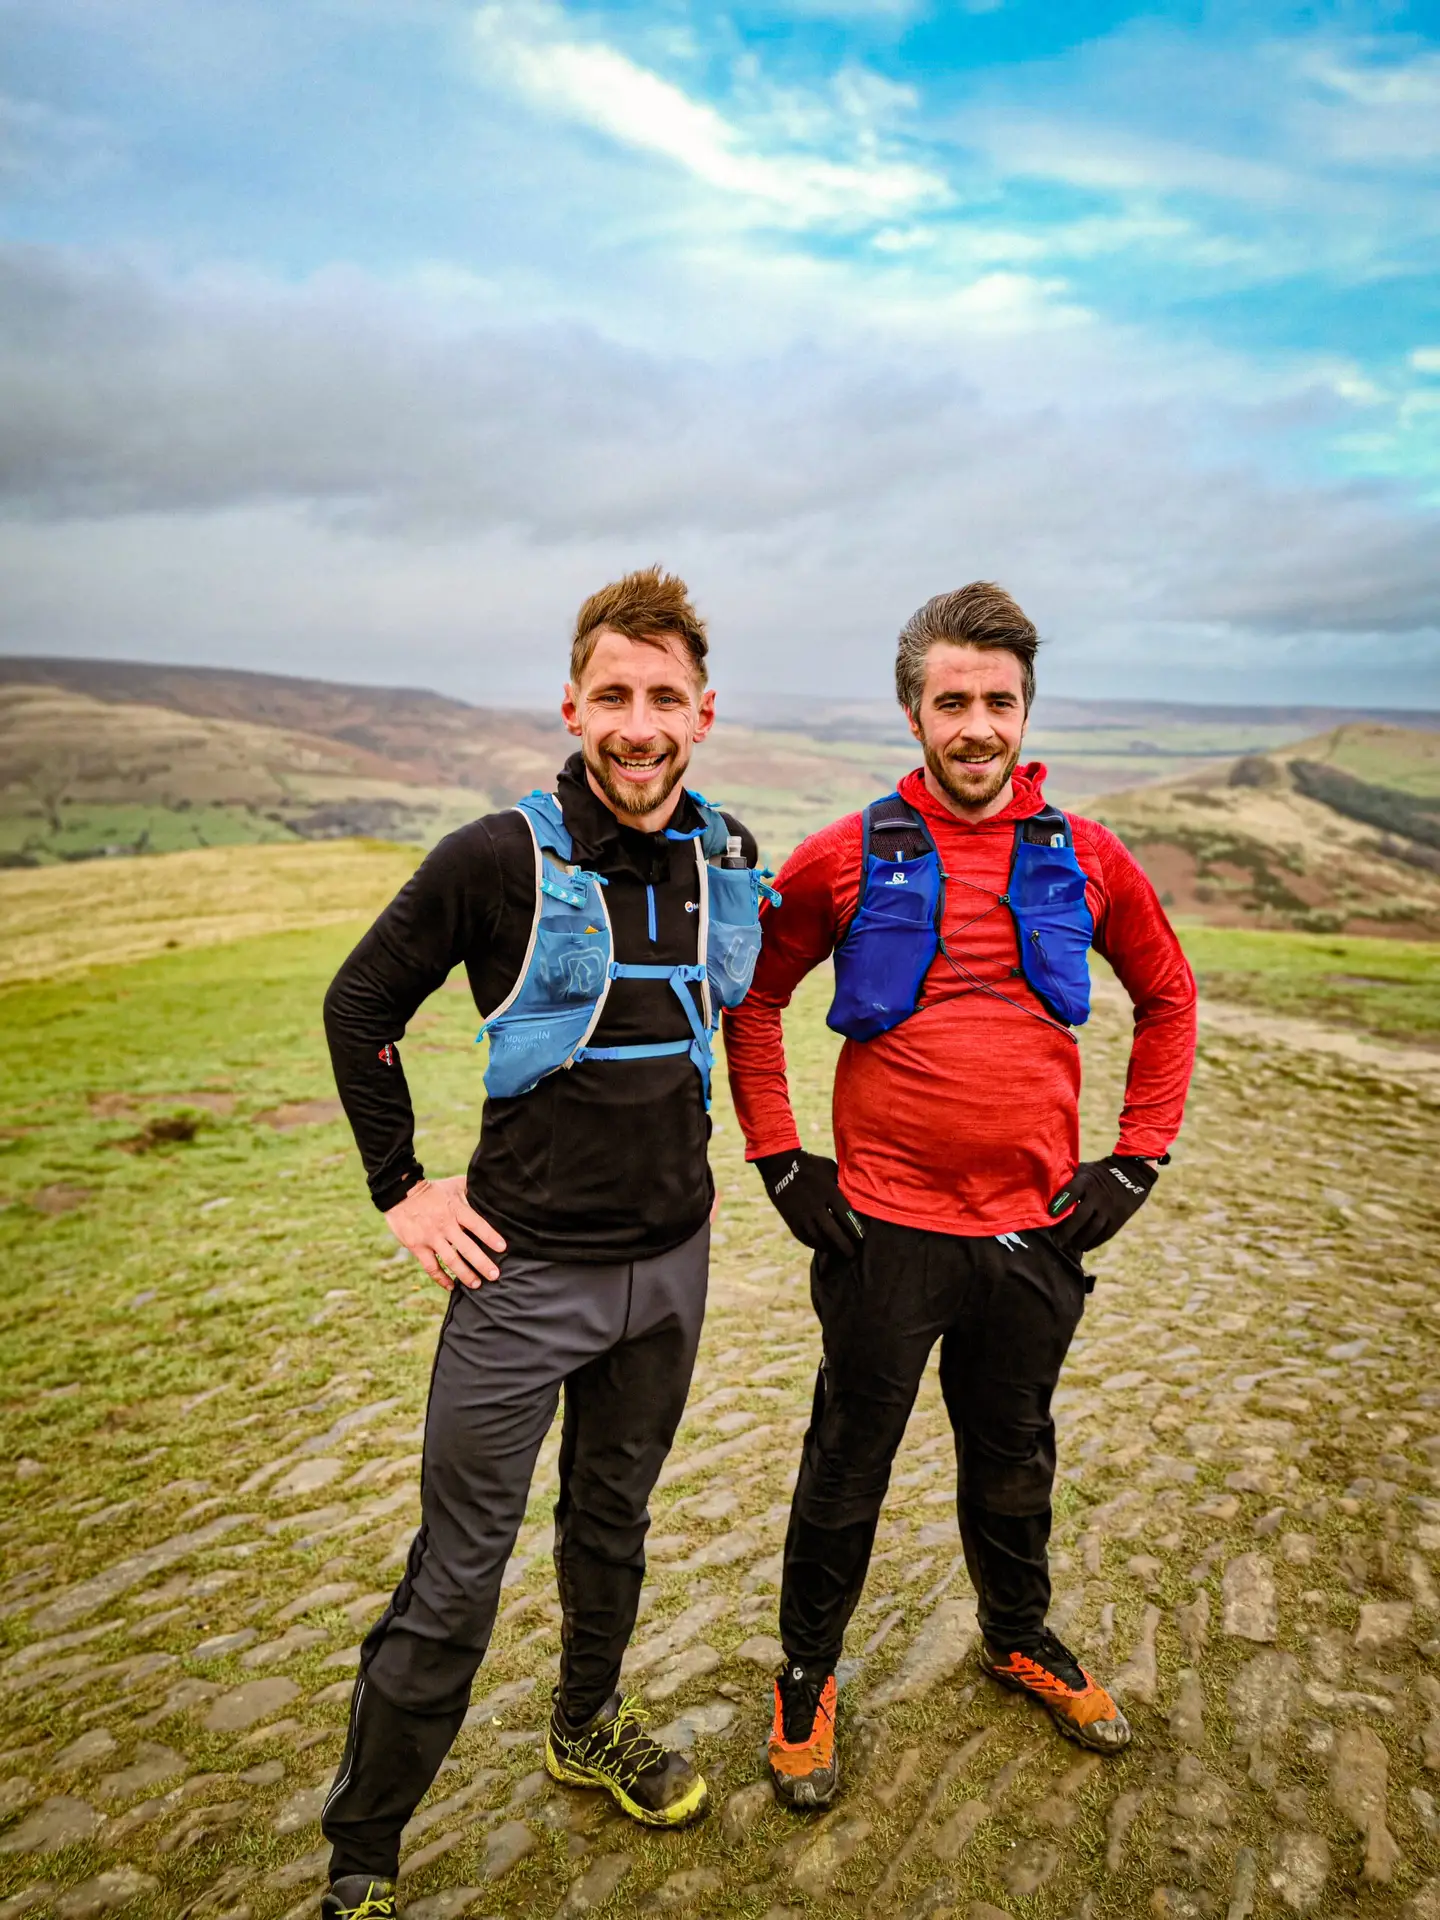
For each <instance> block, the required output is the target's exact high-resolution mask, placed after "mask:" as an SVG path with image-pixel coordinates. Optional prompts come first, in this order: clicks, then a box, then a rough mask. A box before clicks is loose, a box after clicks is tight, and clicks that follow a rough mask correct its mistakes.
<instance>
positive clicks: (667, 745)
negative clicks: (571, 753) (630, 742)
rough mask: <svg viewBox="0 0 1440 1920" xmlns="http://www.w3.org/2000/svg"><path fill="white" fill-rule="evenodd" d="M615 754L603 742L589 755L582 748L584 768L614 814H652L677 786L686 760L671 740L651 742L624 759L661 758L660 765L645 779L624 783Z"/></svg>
mask: <svg viewBox="0 0 1440 1920" xmlns="http://www.w3.org/2000/svg"><path fill="white" fill-rule="evenodd" d="M617 752H618V749H616V748H612V747H611V745H610V743H609V741H607V740H602V741H601V742H600V745H599V747H598V749H597V750H596V751H595V753H594V754H593V756H592V754H591V751H590V749H589V747H588V746H587V747H586V748H585V765H586V768H587V769H588V771H589V773H590V775H591V777H592V778H593V779H594V781H595V784H596V785H597V786H598V787H599V789H600V791H601V792H602V793H603V794H604V795H605V798H606V799H607V800H608V801H609V802H610V804H611V806H612V807H614V809H615V811H616V812H617V813H630V814H636V815H640V814H647V813H653V812H654V811H655V809H656V808H657V807H658V806H661V805H663V804H664V802H665V801H666V800H668V799H669V797H670V795H671V794H672V793H673V792H674V790H675V788H676V787H677V786H678V785H679V782H680V780H681V777H682V776H683V774H684V772H685V768H686V765H687V764H688V761H689V755H688V754H687V755H686V756H685V758H684V759H682V758H681V756H680V749H679V748H678V747H677V746H676V745H675V743H674V742H673V741H659V740H656V741H651V742H649V743H648V744H647V745H646V746H645V747H644V748H643V749H642V750H641V751H640V752H638V753H637V752H636V751H635V749H634V748H631V749H630V750H629V751H628V752H627V754H626V756H625V757H626V758H627V759H647V758H654V757H655V756H657V755H663V758H662V759H661V761H660V765H659V766H658V767H657V768H656V769H655V772H654V773H653V774H652V775H651V776H650V778H649V779H648V780H642V781H636V780H627V779H625V778H624V777H623V776H622V775H621V774H620V773H619V772H618V771H617V769H616V766H615V755H616V753H617Z"/></svg>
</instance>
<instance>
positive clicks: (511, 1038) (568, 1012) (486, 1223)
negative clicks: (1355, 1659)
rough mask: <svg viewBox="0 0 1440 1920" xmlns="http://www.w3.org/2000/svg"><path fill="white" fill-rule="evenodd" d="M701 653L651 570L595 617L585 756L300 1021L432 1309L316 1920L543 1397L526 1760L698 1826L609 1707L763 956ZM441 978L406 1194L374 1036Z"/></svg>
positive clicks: (391, 1875)
mask: <svg viewBox="0 0 1440 1920" xmlns="http://www.w3.org/2000/svg"><path fill="white" fill-rule="evenodd" d="M706 652H707V641H706V635H705V628H704V625H703V623H702V621H701V620H700V618H699V616H698V615H697V614H696V612H695V610H694V608H693V607H692V605H691V604H690V600H689V598H688V594H687V591H686V588H685V585H684V583H683V582H682V581H680V580H677V579H675V578H674V577H673V576H668V575H664V574H661V573H660V572H658V570H655V569H650V570H647V571H645V572H642V573H636V574H631V575H629V576H627V577H626V578H625V579H624V580H621V581H619V582H616V583H615V584H614V585H612V586H610V587H607V588H604V589H603V590H602V591H601V592H600V593H597V594H595V595H593V596H592V597H591V598H590V599H589V600H588V601H587V602H586V603H585V605H584V606H583V607H582V608H581V610H580V614H579V617H578V620H577V623H576V629H575V635H574V640H573V644H572V652H571V671H570V683H569V684H568V685H567V687H566V689H565V699H564V703H563V706H562V713H563V716H564V719H565V723H566V726H567V727H568V728H569V730H570V732H571V733H573V734H575V735H577V736H578V738H579V740H580V742H581V751H580V752H579V753H576V754H574V755H572V757H571V758H570V760H569V761H568V762H567V763H566V765H565V767H564V768H563V770H562V771H561V773H560V776H559V779H558V782H557V786H556V793H555V795H554V796H540V795H535V796H531V797H530V799H529V800H527V801H525V802H522V803H521V805H520V807H518V808H516V809H514V810H511V811H509V812H505V813H497V814H491V815H488V816H486V817H485V818H483V819H481V820H477V821H475V822H474V823H472V825H470V826H468V827H465V828H462V829H461V830H460V831H459V832H458V833H454V834H451V835H450V836H449V837H448V839H446V840H444V841H442V842H441V843H440V845H439V846H438V847H436V848H435V850H434V851H433V852H432V853H431V854H430V855H429V857H428V858H427V859H426V861H425V862H424V864H423V865H422V866H421V868H420V869H419V871H418V872H417V873H416V875H415V876H414V878H413V879H412V880H411V881H410V882H409V883H408V884H407V885H406V886H405V887H404V888H403V889H402V891H401V892H400V894H399V895H398V896H397V898H396V899H395V900H394V901H393V902H392V903H391V905H390V906H389V907H388V908H387V909H386V910H385V912H384V913H383V914H382V915H381V916H380V918H379V919H378V920H377V921H376V923H375V925H374V926H373V927H372V928H371V929H370V931H369V933H367V934H366V936H365V938H364V939H363V940H362V941H361V942H360V944H359V946H358V947H357V948H356V949H355V951H354V952H353V953H352V954H351V955H350V957H349V959H348V960H347V961H346V962H345V964H344V966H343V967H342V968H341V970H340V972H339V974H338V975H337V976H336V979H335V981H334V983H333V985H332V986H331V988H330V991H329V994H328V995H327V997H326V1002H325V1027H326V1034H327V1036H328V1039H329V1043H330V1050H331V1057H332V1060H333V1062H334V1067H335V1077H336V1081H337V1084H338V1086H339V1090H340V1094H341V1098H342V1100H343V1101H344V1104H345V1110H346V1113H347V1115H348V1116H349V1119H350V1122H351V1125H352V1127H353V1128H354V1131H355V1137H356V1140H357V1143H358V1144H359V1147H360V1151H361V1154H362V1156H363V1158H364V1161H365V1167H366V1172H367V1175H368V1177H369V1183H370V1190H371V1195H372V1197H373V1199H374V1202H375V1205H376V1206H377V1207H378V1208H380V1209H381V1211H382V1212H383V1213H384V1214H385V1218H386V1221H387V1222H388V1224H389V1226H390V1228H391V1230H392V1232H393V1233H394V1234H395V1237H396V1238H397V1239H398V1240H399V1241H400V1243H401V1245H402V1246H404V1247H407V1248H408V1249H409V1250H410V1251H411V1252H412V1253H413V1254H414V1255H415V1256H416V1258H417V1259H418V1260H419V1261H420V1263H421V1265H422V1266H423V1267H424V1268H425V1270H426V1272H427V1273H429V1275H430V1276H431V1278H432V1279H434V1280H436V1281H437V1282H438V1283H439V1284H440V1285H441V1286H442V1287H445V1288H446V1289H447V1290H448V1291H449V1293H450V1303H449V1308H448V1310H447V1313H446V1316H445V1323H444V1327H443V1330H442V1332H441V1335H440V1344H439V1350H438V1353H437V1355H436V1361H435V1371H434V1376H433V1380H432V1385H431V1392H430V1403H429V1409H428V1412H427V1415H426V1425H425V1449H424V1463H423V1469H422V1486H421V1510H422V1521H421V1526H420V1531H419V1533H418V1534H417V1535H416V1538H415V1541H414V1544H413V1545H412V1547H411V1549H410V1554H409V1559H408V1562H407V1566H406V1570H405V1574H404V1577H403V1579H402V1580H401V1582H400V1585H399V1587H398V1589H397V1590H396V1593H395V1595H394V1598H393V1599H392V1600H391V1602H390V1604H389V1606H388V1607H387V1608H386V1610H385V1612H384V1614H383V1615H382V1617H381V1618H380V1620H379V1621H378V1622H377V1623H376V1624H375V1626H374V1627H373V1628H372V1629H371V1631H370V1633H369V1634H368V1636H367V1637H366V1640H365V1643H364V1646H363V1648H362V1651H361V1660H360V1673H359V1676H358V1678H357V1681H356V1685H355V1692H354V1696H353V1699H352V1704H351V1712H350V1725H349V1732H348V1736H347V1739H346V1745H345V1751H344V1754H343V1756H342V1759H341V1762H340V1768H339V1771H338V1774H337V1776H336V1781H335V1785H334V1787H333V1788H332V1790H331V1793H330V1797H329V1799H328V1800H327V1802H326V1805H325V1811H324V1815H323V1818H322V1826H323V1830H324V1832H325V1835H326V1838H327V1839H329V1840H330V1842H331V1843H332V1847H333V1852H332V1856H331V1865H330V1879H331V1886H330V1891H329V1893H328V1894H327V1895H326V1898H325V1902H324V1907H323V1913H324V1914H325V1916H327V1920H345V1917H346V1916H348V1915H354V1914H358V1913H360V1912H364V1913H365V1914H366V1915H367V1916H370V1917H371V1920H381V1917H382V1916H387V1915H393V1914H394V1913H395V1911H396V1909H395V1905H394V1884H395V1879H396V1875H397V1872H398V1863H399V1847H400V1835H401V1831H402V1829H403V1828H404V1826H405V1823H406V1821H407V1820H408V1819H409V1818H410V1815H411V1814H412V1813H413V1812H414V1809H415V1807H416V1806H417V1804H418V1803H419V1801H420V1799H421V1798H422V1796H423V1795H424V1793H425V1792H426V1790H427V1788H428V1787H429V1786H430V1783H431V1782H432V1780H433V1779H434V1778H435V1775H436V1773H437V1771H438V1769H439V1767H440V1764H441V1762H442V1760H443V1759H444V1757H445V1754H446V1752H447V1751H448V1749H449V1747H450V1745H451V1742H452V1741H453V1740H454V1738H455V1735H456V1733H457V1732H458V1730H459V1728H460V1725H461V1722H462V1721H463V1719H464V1717H465V1712H466V1707H467V1704H468V1702H469V1697H470V1687H471V1682H472V1680H473V1678H474V1675H475V1672H476V1670H477V1668H478V1667H479V1665H480V1662H481V1660H482V1659H483V1657H484V1654H485V1651H486V1647H487V1645H488V1643H489V1638H490V1633H491V1630H492V1627H493V1625H494V1619H495V1610H496V1604H497V1601H498V1597H499V1592H500V1582H501V1578H502V1575H503V1573H504V1570H505V1564H506V1561H507V1560H508V1558H509V1555H510V1552H511V1549H512V1548H513V1546H514V1542H515V1536H516V1533H517V1531H518V1529H519V1526H520V1523H521V1521H522V1519H523V1517H524V1513H525V1506H526V1501H527V1498H528V1495H529V1488H530V1479H531V1473H532V1470H533V1467H534V1463H535V1458H536V1455H537V1453H538V1451H539V1448H540V1444H541V1442H542V1440H543V1438H544V1436H545V1434H546V1432H547V1431H548V1430H549V1427H550V1425H551V1422H552V1420H553V1418H554V1415H555V1411H556V1407H557V1405H558V1403H559V1400H560V1397H561V1394H562V1391H563V1396H564V1407H565V1412H564V1423H563V1429H562V1440H561V1448H560V1462H559V1469H560V1496H559V1500H558V1503H557V1505H556V1510H555V1565H556V1572H557V1576H558V1581H559V1589H560V1599H561V1604H562V1609H563V1617H562V1626H561V1660H560V1677H559V1684H558V1685H557V1686H556V1688H555V1692H554V1710H553V1713H552V1716H551V1721H550V1727H549V1733H548V1737H547V1742H546V1751H545V1760H546V1765H547V1767H548V1768H549V1770H550V1772H551V1773H552V1774H554V1775H555V1777H556V1778H558V1779H561V1780H565V1781H567V1782H570V1783H571V1784H575V1785H591V1786H597V1787H601V1788H603V1789H605V1790H607V1791H608V1792H609V1793H611V1795H612V1796H613V1797H614V1798H615V1799H616V1801H617V1802H618V1803H619V1805H620V1806H621V1807H622V1808H623V1809H624V1810H625V1812H627V1813H628V1814H630V1815H631V1816H632V1817H633V1818H635V1819H637V1820H639V1821H642V1822H644V1823H645V1824H647V1825H651V1826H658V1827H677V1826H683V1825H685V1824H686V1823H688V1822H689V1821H691V1820H693V1819H696V1818H698V1816H699V1815H700V1814H701V1813H702V1812H703V1811H704V1809H705V1805H706V1797H707V1796H706V1788H705V1783H704V1781H703V1780H702V1779H701V1778H700V1776H699V1775H698V1773H697V1772H696V1771H695V1770H694V1768H693V1767H692V1766H691V1764H690V1762H689V1761H688V1760H687V1759H685V1758H684V1756H683V1755H681V1754H678V1753H667V1752H666V1751H665V1750H664V1749H663V1748H662V1747H660V1746H659V1745H658V1744H657V1743H656V1742H655V1741H654V1740H652V1739H651V1738H650V1737H649V1736H648V1734H646V1733H645V1731H644V1729H643V1727H642V1725H641V1724H640V1720H639V1717H638V1716H637V1714H636V1713H635V1711H634V1709H633V1708H632V1707H631V1706H630V1704H629V1702H627V1701H624V1700H622V1698H621V1696H620V1693H619V1691H618V1686H617V1683H618V1679H619V1673H620V1663H621V1659H622V1657H623V1654H624V1651H625V1648H626V1645H627V1643H628V1641H629V1638H630V1634H631V1631H632V1629H633V1627H634V1623H635V1617H636V1610H637V1606H638V1602H639V1597H640V1587H641V1581H642V1579H643V1575H644V1567H645V1558H644V1538H645V1532H646V1529H647V1527H648V1525H649V1515H648V1512H647V1510H646V1502H647V1500H648V1498H649V1495H650V1491H651V1489H652V1487H653V1486H654V1483H655V1479H656V1476H657V1475H658V1473H659V1471H660V1467H661V1465H662V1464H663V1462H664V1460H665V1457H666V1455H667V1453H668V1451H669V1449H670V1445H671V1442H672V1440H673V1438H674V1434H675V1429H676V1426H677V1425H678V1423H679V1419H680V1415H681V1412H682V1410H683V1407H684V1404H685V1397H686V1394H687V1392H688V1389H689V1384H690V1376H691V1371H692V1368H693V1365H694V1360H695V1352H696V1347H697V1344H698V1341H699V1336H700V1326H701V1321H702V1318H703V1314H704V1306H705V1289H706V1272H707V1264H708V1256H709V1233H710V1229H709V1214H710V1210H711V1206H712V1202H713V1198H714V1188H713V1185H712V1182H711V1177H710V1171H709V1166H708V1162H707V1157H706V1149H707V1142H708V1138H709V1131H710V1126H709V1119H708V1115H707V1099H708V1082H709V1069H710V1060H709V1028H710V1027H711V1026H712V1025H713V1022H714V1019H715V1018H716V1017H718V1008H716V1007H714V1006H712V998H714V997H715V996H717V995H718V997H720V998H722V999H725V1000H726V1001H727V1004H733V1002H734V999H735V998H738V997H739V995H741V994H743V992H744V988H745V985H746V984H748V978H749V970H748V967H747V966H745V965H744V960H745V957H746V955H747V954H748V957H749V964H750V965H752V966H753V957H754V948H755V946H756V945H758V932H756V931H755V930H754V928H753V926H752V927H750V928H748V929H747V928H745V927H740V928H738V930H737V929H732V930H731V934H730V935H729V936H728V937H731V938H732V941H733V945H732V948H731V949H730V950H729V952H728V953H727V954H726V955H725V956H724V957H725V961H726V965H725V966H721V967H717V966H716V965H715V964H714V962H715V957H716V928H717V926H719V925H720V924H721V922H722V921H723V920H724V918H725V914H724V911H723V907H724V900H725V899H726V898H727V897H728V898H730V899H731V900H732V901H733V900H736V899H742V898H743V899H745V900H748V901H749V903H750V907H751V913H750V918H751V920H752V921H753V920H754V912H753V907H754V900H755V883H754V882H753V881H752V878H751V875H750V873H749V872H746V873H745V874H743V875H741V874H738V873H726V872H721V871H719V870H718V869H717V868H716V867H715V866H713V865H711V864H710V861H711V860H712V859H713V857H714V855H715V853H716V852H717V851H724V852H726V853H727V855H728V857H727V859H726V861H725V863H724V864H725V865H726V866H727V867H732V868H733V867H734V866H736V865H737V864H739V863H740V861H742V860H743V864H744V866H745V867H746V868H753V867H754V864H755V858H756V853H755V845H754V842H753V840H752V839H751V838H750V836H749V835H748V834H747V833H746V832H745V830H744V829H743V828H742V827H741V826H739V824H738V823H737V822H735V821H733V820H731V819H729V817H728V816H724V815H718V814H716V813H714V811H713V810H712V809H710V808H709V807H708V805H706V804H705V803H703V802H697V800H696V799H695V798H694V797H693V796H692V795H691V794H689V793H687V792H686V791H685V789H684V787H683V786H682V785H681V784H680V782H681V777H682V775H683V774H684V771H685V768H686V766H687V765H688V763H689V760H690V755H691V750H692V748H693V746H694V744H695V743H696V742H697V741H699V740H702V739H703V738H704V737H705V735H706V734H707V733H708V732H709V731H710V728H711V726H712V725H713V721H714V698H715V697H714V694H713V692H708V691H706V688H705V678H706V669H705V660H706ZM717 841H718V843H719V845H718V846H717ZM727 841H728V847H726V846H725V843H726V842H727ZM721 882H724V883H726V884H725V886H723V887H722V886H721V885H720V883H721ZM717 889H718V897H717ZM737 917H743V916H737V914H736V913H734V912H732V913H731V914H730V918H731V920H734V919H736V918H737ZM707 942H708V955H707ZM737 952H738V953H739V955H740V964H739V965H738V967H737V965H736V963H735V955H736V953H737ZM707 957H708V958H709V959H710V961H711V962H712V964H711V967H710V969H709V975H708V978H707V968H706V962H707ZM460 964H463V965H464V967H465V970H466V973H467V975H468V977H469V981H470V986H471V990H472V992H473V993H474V996H475V1000H476V1004H477V1005H478V1006H479V1007H480V1008H481V1009H482V1013H483V1014H484V1017H485V1019H486V1023H487V1028H488V1030H489V1033H490V1048H491V1050H490V1066H489V1069H488V1070H487V1074H486V1084H487V1094H488V1097H487V1099H486V1102H485V1107H484V1111H483V1114H482V1117H481V1131H480V1140H479V1144H478V1146H477V1147H476V1149H475V1153H474V1157H473V1158H472V1160H471V1163H470V1169H469V1173H468V1175H466V1176H456V1177H455V1178H452V1179H445V1180H433V1181H432V1180H428V1179H427V1178H426V1176H425V1174H424V1172H423V1170H422V1169H421V1167H420V1166H419V1164H418V1163H417V1161H416V1158H415V1150H414V1115H413V1112H412V1109H411V1104H410V1096H409V1092H408V1089H407V1087H406V1083H405V1075H404V1071H403V1069H402V1067H401V1065H400V1059H399V1054H398V1051H397V1048H396V1042H397V1041H398V1039H399V1038H400V1036H401V1035H402V1034H403V1032H404V1029H405V1025H406V1023H407V1021H409V1019H410V1018H411V1017H412V1016H413V1014H414V1013H415V1010H416V1009H417V1008H418V1007H419V1005H420V1004H421V1002H422V1001H423V1000H424V999H425V998H426V997H427V996H428V995H429V994H431V993H433V992H434V991H435V990H436V988H438V987H439V986H440V985H441V984H442V983H443V982H444V980H445V979H446V977H447V976H448V975H449V973H450V972H451V970H452V968H454V967H455V966H457V965H460ZM727 966H728V971H729V976H730V978H729V981H728V985H727V981H726V978H725V974H726V967H727ZM738 973H743V976H744V978H743V982H742V983H741V984H739V986H738V987H737V986H736V983H735V976H736V975H737V974H738Z"/></svg>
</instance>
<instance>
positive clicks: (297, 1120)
mask: <svg viewBox="0 0 1440 1920" xmlns="http://www.w3.org/2000/svg"><path fill="white" fill-rule="evenodd" d="M344 1111H345V1109H344V1108H343V1107H342V1106H341V1105H340V1102H339V1101H338V1100H286V1101H285V1102H284V1103H283V1104H282V1105H280V1106H278V1107H269V1108H267V1109H266V1111H265V1112H264V1113H257V1114H256V1116H255V1118H256V1120H257V1121H258V1123H259V1124H260V1125H261V1126H262V1127H273V1128H274V1129H275V1131H276V1133H289V1132H290V1131H291V1129H292V1128H294V1127H318V1126H323V1125H324V1123H325V1122H326V1121H327V1120H338V1119H339V1118H340V1116H341V1115H342V1114H343V1113H344Z"/></svg>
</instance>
